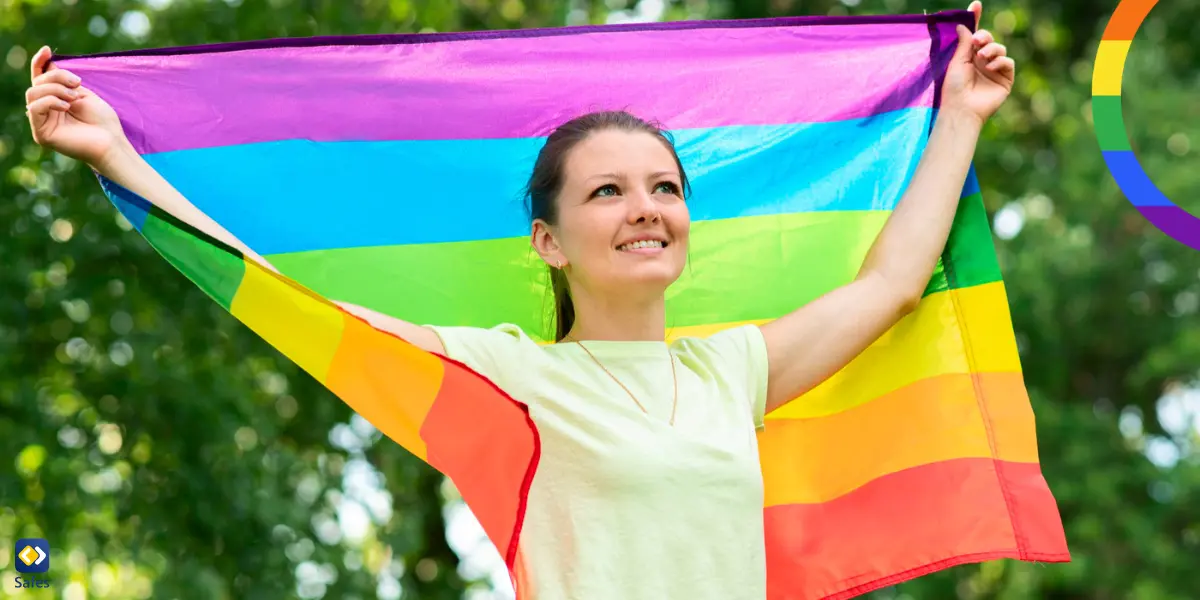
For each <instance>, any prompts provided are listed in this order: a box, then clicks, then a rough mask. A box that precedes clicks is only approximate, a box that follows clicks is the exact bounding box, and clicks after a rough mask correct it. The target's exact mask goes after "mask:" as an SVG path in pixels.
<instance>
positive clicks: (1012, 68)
mask: <svg viewBox="0 0 1200 600" xmlns="http://www.w3.org/2000/svg"><path fill="white" fill-rule="evenodd" d="M987 69H988V70H989V71H991V72H993V73H996V74H997V75H1001V76H1004V77H1007V78H1010V79H1011V78H1012V76H1013V73H1015V72H1016V70H1017V63H1016V61H1014V60H1013V59H1012V58H1009V57H1007V56H1001V57H999V58H997V59H996V60H993V61H992V62H990V63H988V65H987Z"/></svg>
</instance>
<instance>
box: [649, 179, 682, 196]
mask: <svg viewBox="0 0 1200 600" xmlns="http://www.w3.org/2000/svg"><path fill="white" fill-rule="evenodd" d="M654 193H656V194H658V193H662V194H671V195H673V196H678V195H679V186H677V185H675V184H674V183H672V182H670V181H664V182H662V183H660V184H658V185H656V186H654Z"/></svg>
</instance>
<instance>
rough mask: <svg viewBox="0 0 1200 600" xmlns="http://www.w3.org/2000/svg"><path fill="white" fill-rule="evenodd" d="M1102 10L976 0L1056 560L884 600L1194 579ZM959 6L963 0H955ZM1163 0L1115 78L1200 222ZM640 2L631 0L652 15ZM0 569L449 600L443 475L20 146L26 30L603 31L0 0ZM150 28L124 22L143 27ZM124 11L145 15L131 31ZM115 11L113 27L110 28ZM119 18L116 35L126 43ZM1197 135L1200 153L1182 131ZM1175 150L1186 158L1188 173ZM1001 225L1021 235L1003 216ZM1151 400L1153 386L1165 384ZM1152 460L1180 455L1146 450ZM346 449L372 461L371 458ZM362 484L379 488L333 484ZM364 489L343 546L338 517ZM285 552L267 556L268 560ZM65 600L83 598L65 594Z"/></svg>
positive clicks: (1179, 67) (900, 5)
mask: <svg viewBox="0 0 1200 600" xmlns="http://www.w3.org/2000/svg"><path fill="white" fill-rule="evenodd" d="M1116 3H1117V2H1116V0H1105V1H1104V2H1092V1H1091V0H1060V1H1057V2H1034V1H1033V0H1012V1H1008V0H1005V1H1000V0H993V1H992V2H989V3H988V5H987V6H986V7H985V10H986V14H985V22H984V26H985V27H988V28H990V29H992V30H993V31H995V32H996V33H997V35H998V36H999V37H1000V38H1002V41H1003V42H1004V43H1006V44H1007V45H1008V48H1009V53H1010V55H1012V56H1014V57H1015V58H1016V60H1017V64H1018V68H1019V70H1018V73H1019V75H1018V85H1017V89H1016V91H1015V94H1014V97H1013V98H1012V100H1011V101H1010V102H1009V103H1008V104H1007V105H1006V106H1005V108H1004V109H1003V110H1002V111H1001V113H1000V114H999V115H998V116H997V118H996V119H994V120H993V123H992V124H991V125H989V127H988V128H987V130H986V131H985V139H984V141H983V143H982V145H981V148H980V151H979V154H978V156H977V168H978V171H979V175H980V180H981V181H982V184H983V191H984V199H985V201H986V202H987V206H988V209H989V211H991V212H992V214H993V215H994V216H995V219H996V223H997V232H998V233H1000V234H1002V235H1001V236H1000V237H999V238H998V239H997V246H998V250H999V255H1000V261H1001V266H1002V267H1003V269H1004V274H1005V279H1006V281H1007V285H1008V291H1009V298H1010V301H1011V303H1012V312H1013V319H1014V326H1015V328H1016V330H1017V332H1018V337H1019V341H1020V347H1021V349H1022V356H1023V364H1024V365H1025V370H1026V381H1027V384H1028V386H1029V388H1030V391H1031V395H1032V397H1033V401H1034V404H1035V408H1036V411H1037V415H1038V431H1039V440H1040V443H1041V456H1042V463H1043V469H1044V472H1045V474H1046V478H1047V480H1048V481H1049V482H1050V485H1051V488H1052V489H1053V490H1054V492H1055V494H1056V496H1057V498H1058V500H1059V503H1060V507H1061V510H1062V514H1063V517H1064V519H1065V521H1066V526H1067V535H1068V540H1069V542H1070V543H1071V548H1072V552H1073V556H1074V561H1073V562H1072V563H1070V564H1067V565H1038V564H1027V563H1018V562H1013V561H1000V562H993V563H988V564H985V565H981V566H964V567H958V568H954V569H950V570H948V571H945V572H942V573H938V574H935V575H931V576H927V577H924V578H921V579H919V580H917V581H914V582H911V583H907V584H904V585H901V586H898V587H896V588H892V589H888V590H884V591H881V592H878V593H876V595H877V596H878V597H880V598H952V597H959V598H964V599H983V598H996V599H1005V600H1007V599H1018V598H1031V597H1045V598H1098V599H1100V598H1102V599H1109V598H1111V599H1117V598H1131V599H1132V598H1136V599H1146V600H1157V599H1176V598H1178V599H1187V598H1195V597H1197V595H1198V593H1200V592H1198V590H1200V587H1198V586H1197V585H1196V584H1195V581H1196V578H1195V574H1194V573H1193V572H1191V571H1189V568H1190V567H1193V566H1194V565H1195V562H1196V560H1195V557H1196V556H1200V509H1197V508H1196V507H1198V506H1200V453H1198V452H1197V448H1198V447H1200V439H1197V434H1196V429H1195V428H1194V427H1192V428H1187V427H1183V428H1180V427H1175V426H1173V425H1172V422H1170V421H1167V420H1162V419H1159V418H1158V414H1159V411H1160V409H1162V408H1163V407H1164V406H1165V404H1164V402H1170V401H1173V399H1177V398H1179V397H1180V396H1181V395H1182V394H1183V393H1184V392H1183V391H1182V390H1184V389H1185V386H1187V385H1190V384H1195V383H1196V380H1197V375H1198V374H1200V373H1198V372H1197V365H1198V364H1200V327H1197V314H1196V313H1197V308H1198V307H1200V254H1197V253H1195V252H1192V251H1190V250H1188V249H1186V248H1184V247H1183V246H1182V245H1180V244H1178V243H1176V242H1174V241H1172V240H1170V239H1169V238H1167V237H1166V236H1164V235H1162V234H1160V233H1159V232H1157V231H1155V230H1154V229H1153V228H1152V227H1150V226H1148V225H1147V224H1146V223H1145V221H1144V220H1143V219H1141V218H1140V217H1139V216H1138V215H1137V213H1136V212H1135V211H1134V210H1133V209H1132V208H1131V207H1130V206H1129V205H1128V203H1127V202H1126V201H1125V200H1124V199H1123V197H1122V196H1121V195H1120V193H1119V191H1118V190H1117V188H1116V186H1115V184H1114V183H1113V182H1112V180H1111V178H1110V177H1109V176H1108V175H1107V173H1106V170H1105V168H1104V164H1103V162H1102V160H1101V158H1100V154H1099V151H1098V146H1097V143H1096V140H1095V137H1094V134H1093V131H1092V127H1091V122H1090V106H1089V102H1088V100H1089V97H1090V82H1091V59H1092V57H1093V56H1094V52H1095V46H1096V43H1097V40H1098V39H1099V35H1100V33H1101V31H1102V30H1103V27H1104V24H1105V23H1106V21H1107V16H1108V13H1109V12H1110V11H1111V10H1112V8H1114V7H1115V6H1116ZM963 4H965V0H963ZM1183 4H1184V3H1162V4H1161V5H1160V6H1159V7H1157V8H1156V9H1155V11H1154V13H1153V14H1152V15H1151V18H1150V19H1149V20H1148V21H1147V23H1146V24H1145V25H1144V26H1143V28H1142V30H1141V31H1140V32H1139V34H1138V37H1137V40H1136V41H1135V43H1134V49H1133V51H1132V53H1131V55H1130V59H1129V68H1128V69H1127V77H1126V84H1125V90H1126V92H1125V98H1126V101H1125V111H1124V112H1125V117H1126V121H1127V124H1128V129H1129V132H1130V137H1131V142H1132V145H1133V148H1134V149H1135V150H1137V152H1138V155H1139V157H1140V158H1141V160H1142V162H1143V164H1144V165H1145V166H1146V169H1147V170H1148V171H1149V172H1150V173H1151V174H1152V176H1153V178H1154V179H1155V180H1156V182H1157V183H1158V184H1159V186H1160V187H1161V188H1162V189H1163V191H1164V192H1165V193H1166V194H1167V195H1168V196H1170V197H1172V198H1174V199H1175V200H1176V201H1177V202H1179V203H1180V204H1181V205H1183V206H1184V207H1185V208H1187V209H1189V210H1192V211H1193V212H1200V194H1198V193H1197V192H1200V172H1198V171H1196V170H1195V168H1194V165H1195V159H1196V153H1197V152H1200V104H1198V103H1196V101H1195V98H1196V97H1197V93H1198V92H1200V78H1198V77H1197V74H1196V72H1195V71H1194V70H1193V69H1192V68H1191V65H1194V64H1195V63H1196V59H1197V55H1196V51H1195V49H1194V46H1193V44H1192V43H1191V40H1194V39H1197V37H1200V31H1198V30H1200V19H1198V18H1197V17H1200V12H1198V10H1200V8H1198V7H1197V5H1195V4H1194V3H1192V4H1189V5H1188V6H1184V5H1183ZM647 6H649V3H643V6H642V7H641V8H646V7H647ZM0 7H2V8H3V10H0V58H3V61H2V64H0V98H7V99H8V100H7V102H6V103H5V104H4V105H3V106H4V107H5V108H3V109H0V120H2V122H3V129H2V131H3V133H0V231H2V232H3V233H4V238H3V241H0V454H2V455H3V456H6V457H8V458H5V459H4V461H3V462H0V507H2V508H0V541H4V543H3V544H0V569H4V579H3V582H4V585H6V586H7V585H11V582H12V578H11V575H13V573H12V567H11V560H12V559H11V554H10V552H11V550H10V548H11V545H10V544H11V542H10V541H8V540H12V539H13V538H16V537H23V536H28V537H36V536H45V537H48V538H50V540H51V541H52V543H53V544H55V546H56V548H58V549H62V550H61V551H60V552H59V553H58V554H57V555H56V561H57V562H56V566H55V569H54V570H55V573H56V574H57V580H56V585H57V587H58V589H57V590H56V591H54V592H52V593H51V592H32V591H27V592H25V593H26V594H28V596H29V597H30V598H38V597H45V598H49V597H51V595H52V594H53V595H59V594H63V593H64V588H67V587H68V585H70V586H72V587H71V589H69V590H65V591H66V592H68V593H67V594H66V596H65V597H68V598H70V597H73V596H72V595H71V594H72V593H76V592H82V591H83V589H84V588H85V587H86V589H87V593H88V594H89V595H91V596H96V597H108V598H146V597H150V596H151V595H153V596H154V597H164V598H176V597H178V598H238V599H242V598H248V599H253V598H280V597H319V596H321V595H324V596H326V597H332V598H347V599H350V598H369V597H376V596H379V597H393V598H394V597H396V595H397V592H398V591H399V590H400V589H401V588H402V589H403V590H404V591H405V592H406V597H410V598H412V597H415V598H422V599H434V600H436V599H440V598H446V599H448V598H458V597H461V595H462V591H463V590H464V589H465V588H466V587H467V586H468V584H467V583H466V582H464V581H463V577H462V576H460V575H459V574H458V568H457V567H458V562H459V560H458V557H457V556H456V555H455V553H454V551H452V550H451V548H450V547H449V545H448V544H447V541H446V536H445V534H444V530H445V520H444V517H443V505H444V503H445V496H446V494H445V493H443V491H442V481H441V478H440V477H438V476H437V475H436V474H435V473H433V472H432V471H430V470H429V469H427V468H425V467H424V466H423V465H421V464H420V463H419V462H418V461H416V460H415V459H413V458H411V457H409V456H407V455H406V454H405V453H404V452H403V451H402V450H399V449H398V448H396V447H395V445H394V444H388V443H381V444H375V443H373V442H375V441H376V439H377V436H375V435H374V434H372V433H370V431H369V428H363V427H361V425H362V424H361V422H360V421H357V420H355V419H354V418H352V416H351V414H350V412H349V411H348V410H347V409H346V407H345V406H344V405H343V404H342V403H341V402H339V401H338V400H336V399H335V398H333V397H332V396H331V395H329V394H328V393H327V392H325V391H324V390H323V389H322V388H321V387H320V386H318V385H317V384H316V383H315V382H313V381H312V380H311V379H310V378H309V377H307V376H306V375H304V374H303V373H301V372H299V370H298V369H296V368H295V367H294V366H293V365H291V364H289V363H288V362H287V361H286V360H284V359H282V358H281V357H280V356H279V355H278V354H277V353H276V352H275V351H274V350H272V349H271V348H269V347H268V346H266V345H265V344H263V343H262V342H261V341H260V340H259V339H258V338H257V337H256V336H254V335H253V334H252V333H250V332H249V331H248V330H246V329H245V328H244V327H243V326H241V325H240V324H238V323H237V322H236V321H235V320H234V319H232V318H231V317H230V316H229V315H228V314H227V313H226V312H225V311H224V310H223V309H221V308H220V307H219V306H218V305H217V304H216V303H214V302H212V301H211V300H209V299H208V298H207V297H206V296H204V295H203V293H202V292H200V291H199V290H198V289H197V288H196V287H195V286H194V285H193V284H191V283H190V282H189V281H187V280H186V279H185V278H183V277H182V276H181V275H179V274H178V273H177V272H176V271H175V270H174V269H173V268H172V267H171V266H170V265H169V264H167V263H166V261H164V260H162V259H161V258H159V257H158V256H157V255H156V254H154V253H153V252H152V251H151V250H150V248H149V247H148V246H147V245H146V244H145V242H144V241H143V240H142V239H141V238H140V237H138V236H136V235H134V234H133V233H131V232H130V231H129V228H128V226H127V224H124V223H123V222H122V221H121V220H120V219H119V218H117V217H116V215H115V211H114V210H113V209H112V208H111V207H110V206H109V205H108V203H107V201H106V200H105V199H104V198H103V197H102V195H101V194H100V190H99V187H98V185H97V184H96V182H95V179H94V178H93V177H92V176H91V174H90V173H89V172H88V170H87V169H86V168H83V167H82V166H80V165H78V164H75V163H74V162H72V161H69V160H64V159H62V158H60V157H55V156H52V155H51V154H49V153H46V152H43V151H41V150H40V149H39V148H37V147H36V146H35V145H33V144H32V142H31V141H30V138H29V132H28V127H27V125H26V123H25V118H24V115H23V107H22V106H21V103H20V100H19V98H20V95H21V93H22V92H23V90H24V88H25V87H26V86H27V81H28V65H27V63H28V56H29V54H31V53H32V52H34V51H35V50H36V49H37V48H38V47H39V46H40V45H41V44H49V45H51V46H52V47H54V48H55V49H56V50H57V51H60V52H66V53H72V54H82V53H92V52H99V51H107V50H118V49H124V48H130V47H139V46H169V45H182V44H199V43H209V42H217V41H232V40H247V39H260V38H266V37H277V36H309V35H324V34H358V33H388V32H402V31H421V30H429V29H433V30H438V31H450V30H464V29H480V28H489V29H496V28H513V27H532V26H555V25H560V24H565V23H572V24H575V23H580V22H587V21H591V22H603V21H604V19H605V18H606V17H607V16H608V15H609V14H610V12H611V11H619V10H623V9H625V8H629V7H628V6H622V5H621V3H620V2H608V3H604V2H597V1H594V0H588V1H582V0H575V1H572V2H570V3H567V2H554V1H551V0H499V1H493V0H462V1H461V2H459V3H455V2H452V1H451V0H355V1H352V2H351V1H346V0H253V1H250V0H224V1H215V0H213V1H200V0H174V1H173V2H165V1H161V0H160V1H156V2H151V1H146V2H141V1H135V0H59V1H53V2H52V1H49V0H0ZM959 7H960V6H958V5H957V4H955V5H953V6H952V5H950V4H948V3H946V2H942V1H939V2H929V3H920V4H918V3H915V2H908V1H906V0H882V1H867V2H861V3H860V2H851V1H848V0H846V1H844V2H838V1H837V0H812V1H803V2H801V1H800V0H770V1H768V0H745V1H735V0H723V1H722V0H685V1H680V0H674V1H672V2H669V3H668V4H667V6H666V7H665V11H664V15H663V18H665V19H685V18H751V17H762V16H770V15H780V14H826V13H841V14H848V13H881V12H888V13H896V12H919V11H921V10H929V11H934V10H940V9H944V8H959ZM139 14H140V15H143V16H147V17H148V19H142V18H141V17H139V16H138V15H139ZM139 22H141V23H143V24H148V25H149V28H148V30H147V31H145V32H143V33H139V32H138V31H137V29H136V26H137V25H138V24H139ZM122 24H124V25H125V27H122ZM130 31H132V32H133V33H128V32H130ZM1193 146H1195V147H1193ZM1186 165H1192V168H1187V166H1186ZM1018 224H1019V225H1020V227H1019V232H1017V229H1018V227H1016V225H1018ZM1164 395H1166V396H1167V400H1164V399H1163V398H1164ZM1148 452H1149V453H1150V454H1151V455H1153V456H1159V457H1162V456H1166V457H1167V458H1170V459H1173V460H1161V459H1160V460H1158V461H1156V462H1157V463H1158V464H1155V462H1151V461H1150V460H1149V459H1148V458H1147V454H1148ZM367 465H371V466H370V467H368V466H367ZM351 472H354V473H363V472H366V473H368V474H369V475H370V476H374V477H377V478H378V479H379V481H380V483H381V485H382V486H383V488H384V489H385V490H386V494H385V495H384V496H383V497H373V496H371V495H370V494H369V493H364V492H362V491H361V490H359V489H357V488H356V486H353V485H346V481H347V475H348V473H351ZM344 499H352V500H357V501H358V502H359V503H360V504H362V505H365V506H368V507H369V509H370V510H368V511H365V514H369V515H370V516H371V517H372V518H371V519H370V526H369V527H367V528H365V534H364V536H363V537H362V538H361V539H357V538H356V539H353V540H350V539H343V538H342V537H341V535H340V534H339V533H338V530H337V528H336V527H332V526H331V525H332V524H333V523H335V522H337V520H338V519H339V514H338V512H337V507H338V506H342V505H343V504H342V502H341V501H342V500H344ZM281 550H282V551H281ZM78 597H82V596H78Z"/></svg>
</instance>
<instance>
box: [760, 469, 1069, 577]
mask: <svg viewBox="0 0 1200 600" xmlns="http://www.w3.org/2000/svg"><path fill="white" fill-rule="evenodd" d="M1002 483H1003V486H1004V491H1002V490H1001V484H1002ZM1005 492H1007V496H1008V500H1009V505H1007V506H1006V503H1005ZM1010 510H1011V513H1012V515H1013V516H1012V518H1010V516H1009V513H1010ZM764 519H765V521H766V531H767V540H766V543H767V586H768V593H767V596H768V598H772V599H774V598H781V599H782V598H788V599H807V598H850V597H853V596H857V595H859V594H865V593H867V592H869V591H871V590H875V589H879V588H882V587H886V586H889V585H895V584H896V583H900V582H902V581H906V580H909V579H912V578H914V577H919V576H921V575H925V574H927V573H932V572H934V571H937V570H940V569H944V568H946V567H950V566H953V565H957V564H965V563H970V562H979V561H983V560H990V559H996V558H1020V559H1024V560H1039V561H1044V562H1065V561H1067V560H1069V559H1070V555H1069V554H1068V552H1067V544H1066V538H1065V536H1064V534H1063V529H1062V523H1061V521H1060V520H1059V516H1058V507H1057V504H1056V503H1055V501H1054V497H1053V496H1051V494H1050V490H1049V488H1048V487H1047V485H1046V481H1045V480H1044V479H1043V478H1042V474H1041V469H1040V467H1039V465H1037V464H1036V463H1014V462H1005V461H995V460H992V459H988V458H964V459H956V460H950V461H944V462H939V463H934V464H929V465H924V466H921V467H916V468H912V469H907V470H905V471H901V472H898V473H893V474H891V475H888V476H885V477H881V478H879V479H877V480H875V481H872V482H871V483H868V484H866V485H864V486H863V487H860V488H858V489H857V490H855V491H853V492H851V493H849V494H847V495H845V496H842V497H840V498H837V499H835V500H831V501H829V502H825V503H821V504H789V505H781V506H773V507H770V508H767V509H766V511H765V512H764ZM1014 523H1015V524H1016V531H1017V533H1016V534H1014ZM1018 538H1020V544H1019V545H1018Z"/></svg>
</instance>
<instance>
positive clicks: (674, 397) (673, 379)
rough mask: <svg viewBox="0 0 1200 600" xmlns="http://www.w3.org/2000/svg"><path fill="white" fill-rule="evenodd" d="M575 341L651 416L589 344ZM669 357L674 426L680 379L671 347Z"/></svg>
mask: <svg viewBox="0 0 1200 600" xmlns="http://www.w3.org/2000/svg"><path fill="white" fill-rule="evenodd" d="M575 343H576V344H578V345H579V347H580V348H583V351H584V352H587V355H588V356H590V357H592V361H593V362H595V363H596V365H597V366H599V367H600V369H602V370H603V371H604V372H605V373H606V374H608V376H609V377H611V378H612V380H613V381H615V382H617V385H619V386H621V389H623V390H625V393H626V394H629V397H630V399H632V400H633V403H634V404H637V405H638V408H640V409H642V412H643V413H645V414H646V416H650V411H648V410H646V407H645V406H642V403H641V402H639V401H638V399H637V396H634V395H633V392H631V391H629V388H627V387H625V384H624V383H621V380H620V379H617V376H616V375H613V374H612V372H611V371H609V370H608V367H605V366H604V363H602V362H600V359H598V358H596V355H595V354H592V351H591V350H588V348H587V346H584V345H583V342H581V341H579V340H575ZM667 358H669V359H671V387H672V390H673V391H672V392H671V420H670V425H671V427H674V426H675V409H676V408H677V407H678V406H679V379H677V378H676V377H675V356H674V355H672V354H671V350H670V349H669V348H668V349H667Z"/></svg>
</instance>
